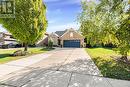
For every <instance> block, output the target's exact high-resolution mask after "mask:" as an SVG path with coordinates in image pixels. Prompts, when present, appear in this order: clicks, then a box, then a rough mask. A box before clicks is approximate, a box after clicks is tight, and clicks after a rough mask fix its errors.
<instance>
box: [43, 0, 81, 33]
mask: <svg viewBox="0 0 130 87" xmlns="http://www.w3.org/2000/svg"><path fill="white" fill-rule="evenodd" d="M44 2H45V4H46V6H47V19H48V28H47V32H49V33H50V32H55V31H60V30H65V29H69V28H74V29H78V28H79V24H78V22H77V16H78V14H79V13H80V11H81V5H80V0H44Z"/></svg>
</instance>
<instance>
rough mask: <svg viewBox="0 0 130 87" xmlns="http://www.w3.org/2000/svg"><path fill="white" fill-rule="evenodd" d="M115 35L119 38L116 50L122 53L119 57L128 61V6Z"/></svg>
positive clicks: (129, 17)
mask: <svg viewBox="0 0 130 87" xmlns="http://www.w3.org/2000/svg"><path fill="white" fill-rule="evenodd" d="M116 37H117V38H118V40H119V44H118V51H119V53H120V54H121V55H122V57H121V59H123V60H125V61H126V62H127V63H129V61H128V59H127V56H128V52H129V50H130V7H129V9H128V11H127V12H126V13H125V17H123V19H122V22H121V24H120V27H119V29H118V30H117V32H116Z"/></svg>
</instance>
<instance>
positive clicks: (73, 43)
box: [63, 40, 80, 48]
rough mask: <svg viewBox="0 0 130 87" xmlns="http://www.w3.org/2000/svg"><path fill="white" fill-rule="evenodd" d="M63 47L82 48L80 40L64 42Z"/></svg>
mask: <svg viewBox="0 0 130 87" xmlns="http://www.w3.org/2000/svg"><path fill="white" fill-rule="evenodd" d="M63 47H73V48H80V40H64V41H63Z"/></svg>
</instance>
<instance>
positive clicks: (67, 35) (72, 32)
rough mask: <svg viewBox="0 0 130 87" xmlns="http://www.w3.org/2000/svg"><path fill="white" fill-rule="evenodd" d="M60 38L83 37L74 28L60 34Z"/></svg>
mask: <svg viewBox="0 0 130 87" xmlns="http://www.w3.org/2000/svg"><path fill="white" fill-rule="evenodd" d="M61 38H62V39H84V37H83V36H82V35H81V34H79V33H78V32H76V31H75V30H72V29H70V30H68V31H66V32H65V33H64V34H63V35H62V36H61Z"/></svg>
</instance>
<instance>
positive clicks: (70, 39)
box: [40, 28, 84, 48]
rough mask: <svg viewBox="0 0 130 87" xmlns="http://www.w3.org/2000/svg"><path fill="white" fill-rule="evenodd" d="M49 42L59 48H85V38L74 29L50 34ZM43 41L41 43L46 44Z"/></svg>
mask: <svg viewBox="0 0 130 87" xmlns="http://www.w3.org/2000/svg"><path fill="white" fill-rule="evenodd" d="M46 38H47V40H48V41H49V40H52V42H53V45H54V46H58V47H72V48H80V47H84V37H83V36H82V35H81V34H80V33H79V32H78V31H76V30H74V29H72V28H71V29H66V30H64V31H56V32H53V33H51V34H49V35H48V36H47V37H46ZM47 40H46V39H44V40H42V41H41V42H40V43H42V44H44V43H45V42H44V41H47Z"/></svg>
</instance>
